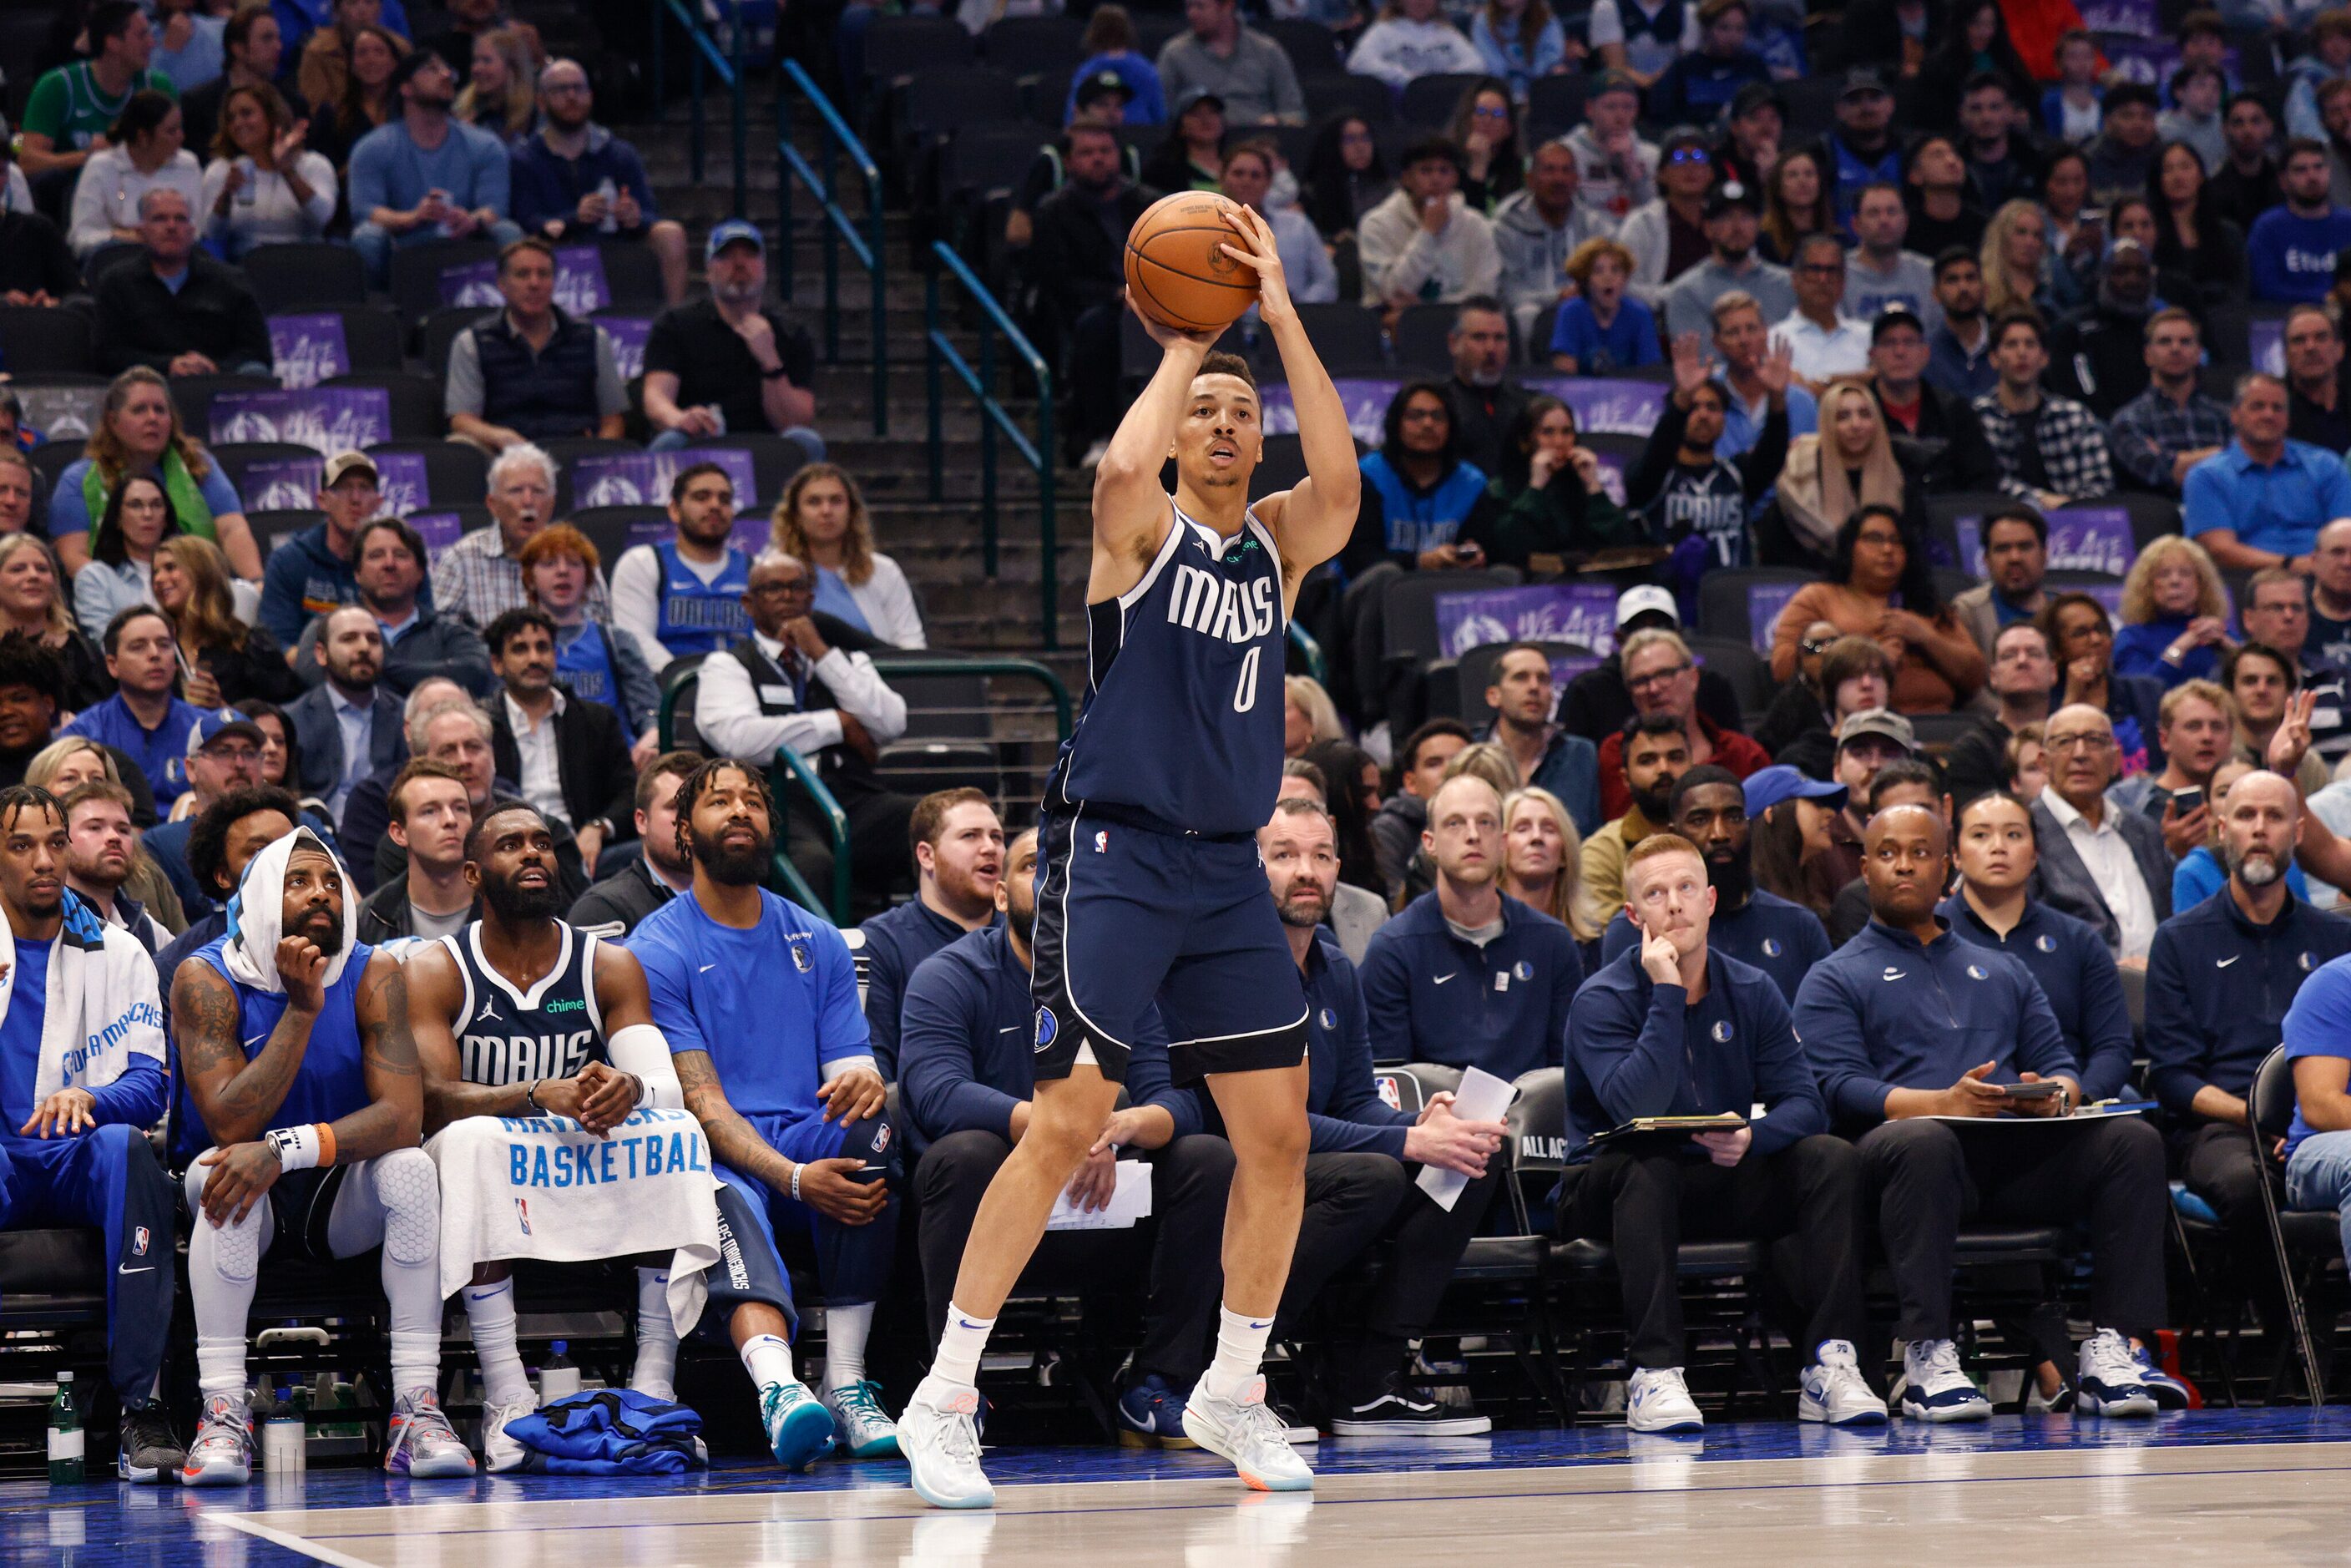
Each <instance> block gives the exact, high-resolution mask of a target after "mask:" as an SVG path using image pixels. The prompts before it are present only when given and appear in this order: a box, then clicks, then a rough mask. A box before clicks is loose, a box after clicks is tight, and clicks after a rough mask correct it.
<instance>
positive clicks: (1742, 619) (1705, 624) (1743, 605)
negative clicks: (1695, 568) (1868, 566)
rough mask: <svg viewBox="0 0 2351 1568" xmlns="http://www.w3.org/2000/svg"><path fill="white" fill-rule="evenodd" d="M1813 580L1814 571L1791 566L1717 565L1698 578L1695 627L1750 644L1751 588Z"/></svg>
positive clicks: (1752, 639) (1752, 630)
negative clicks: (1743, 566)
mask: <svg viewBox="0 0 2351 1568" xmlns="http://www.w3.org/2000/svg"><path fill="white" fill-rule="evenodd" d="M1817 580H1818V574H1816V573H1813V572H1809V571H1804V570H1800V569H1798V568H1795V567H1785V566H1756V567H1747V568H1743V569H1730V568H1717V569H1716V570H1713V571H1709V572H1708V573H1707V574H1706V575H1705V576H1704V577H1702V578H1700V579H1698V627H1697V630H1698V631H1700V632H1704V633H1705V634H1706V635H1707V636H1708V637H1719V638H1722V639H1724V640H1726V641H1735V642H1740V643H1747V644H1748V645H1749V646H1750V647H1752V646H1754V642H1755V632H1756V628H1755V627H1754V626H1753V625H1752V624H1751V623H1750V614H1749V612H1750V605H1751V603H1752V601H1751V600H1750V597H1749V595H1750V593H1751V592H1752V591H1754V590H1755V589H1758V588H1763V587H1768V586H1772V585H1777V584H1786V585H1788V587H1789V588H1791V589H1794V588H1800V587H1802V585H1803V584H1805V583H1807V582H1813V581H1817Z"/></svg>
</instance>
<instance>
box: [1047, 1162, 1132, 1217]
mask: <svg viewBox="0 0 2351 1568" xmlns="http://www.w3.org/2000/svg"><path fill="white" fill-rule="evenodd" d="M1114 1168H1115V1169H1116V1170H1117V1172H1118V1190H1117V1191H1115V1192H1113V1193H1112V1194H1111V1195H1110V1204H1109V1206H1108V1207H1103V1208H1097V1209H1092V1210H1086V1209H1081V1208H1079V1207H1077V1206H1076V1205H1074V1204H1072V1203H1071V1201H1070V1195H1069V1193H1068V1192H1067V1191H1064V1192H1063V1193H1062V1194H1061V1197H1057V1198H1055V1199H1054V1200H1053V1212H1052V1215H1051V1217H1050V1218H1048V1219H1047V1220H1046V1221H1045V1228H1046V1229H1048V1230H1128V1229H1132V1228H1134V1222H1135V1221H1136V1220H1138V1219H1148V1218H1151V1165H1150V1162H1149V1161H1147V1160H1121V1161H1119V1162H1118V1164H1117V1166H1115V1167H1114Z"/></svg>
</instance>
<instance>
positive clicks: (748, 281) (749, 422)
mask: <svg viewBox="0 0 2351 1568" xmlns="http://www.w3.org/2000/svg"><path fill="white" fill-rule="evenodd" d="M703 257H704V260H705V263H706V267H705V270H706V271H707V273H708V275H709V278H710V298H707V299H696V300H693V301H691V302H689V303H687V304H684V305H673V306H671V307H670V308H668V309H666V310H664V311H663V312H662V313H661V314H660V315H659V316H657V317H655V318H654V319H653V330H652V331H651V332H650V333H648V334H647V335H646V338H645V392H644V403H645V420H646V423H650V424H651V425H652V426H653V430H654V433H655V434H654V435H653V440H652V441H650V442H649V443H647V445H649V446H650V447H651V448H652V450H653V451H655V452H664V451H672V450H674V449H676V448H678V447H682V446H687V445H691V444H693V443H694V442H695V440H696V439H697V438H699V437H702V436H705V435H725V434H736V435H758V434H767V433H769V432H772V433H774V434H778V435H780V436H782V437H784V438H785V439H786V440H788V441H790V442H792V443H794V444H797V445H798V446H799V448H800V450H801V451H802V452H804V453H806V454H807V455H808V460H809V461H810V462H811V463H817V462H821V461H822V460H823V458H824V437H823V436H821V435H819V434H817V433H816V430H815V428H814V426H815V423H816V393H815V392H813V391H812V390H811V386H812V383H813V382H814V379H815V375H816V345H815V344H814V343H812V342H810V340H809V335H808V333H807V332H806V331H804V330H802V329H800V328H799V327H798V326H796V325H794V324H793V322H792V320H791V319H790V318H789V317H788V316H786V315H785V314H784V313H783V312H782V311H781V310H778V309H777V308H775V307H773V306H771V305H769V304H768V302H767V294H768V241H767V236H766V235H763V234H761V233H760V231H759V228H758V225H756V224H751V223H747V222H746V221H745V220H743V219H741V218H728V219H727V220H726V221H725V222H724V223H719V224H714V225H711V230H710V238H709V240H708V242H707V243H706V244H705V246H704V247H703ZM745 499H749V497H745Z"/></svg>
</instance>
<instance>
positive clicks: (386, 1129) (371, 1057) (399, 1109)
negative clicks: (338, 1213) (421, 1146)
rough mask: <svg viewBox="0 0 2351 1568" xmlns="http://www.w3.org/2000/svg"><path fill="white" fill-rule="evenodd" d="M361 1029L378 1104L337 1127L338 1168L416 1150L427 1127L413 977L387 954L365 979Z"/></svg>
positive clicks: (369, 1083)
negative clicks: (411, 996)
mask: <svg viewBox="0 0 2351 1568" xmlns="http://www.w3.org/2000/svg"><path fill="white" fill-rule="evenodd" d="M359 1026H360V1054H361V1065H362V1066H363V1067H364V1069H365V1071H366V1072H367V1086H368V1092H369V1093H370V1094H371V1095H373V1096H374V1099H373V1100H372V1101H371V1102H370V1103H369V1104H368V1105H367V1106H365V1107H364V1108H363V1109H360V1110H358V1111H354V1112H352V1113H350V1115H348V1116H345V1117H343V1118H342V1119H341V1120H340V1121H338V1122H336V1123H335V1124H334V1134H335V1163H336V1164H337V1165H350V1164H353V1163H355V1162H357V1161H360V1160H364V1159H367V1158H370V1157H371V1156H372V1155H381V1154H386V1153H389V1152H390V1151H392V1150H393V1149H407V1148H413V1147H415V1145H416V1144H417V1143H418V1141H419V1139H420V1137H421V1135H422V1133H423V1124H424V1077H423V1071H422V1070H421V1069H420V1067H419V1065H418V1062H417V1057H416V1033H415V1030H414V1029H413V1027H412V1026H411V1024H410V1022H409V1017H408V977H407V976H406V975H404V974H402V972H401V967H400V960H399V959H397V958H395V957H393V956H391V955H390V954H388V953H382V952H379V953H377V954H376V955H375V956H373V957H371V958H370V959H369V960H368V967H367V973H366V974H365V975H363V976H361V977H360V995H359Z"/></svg>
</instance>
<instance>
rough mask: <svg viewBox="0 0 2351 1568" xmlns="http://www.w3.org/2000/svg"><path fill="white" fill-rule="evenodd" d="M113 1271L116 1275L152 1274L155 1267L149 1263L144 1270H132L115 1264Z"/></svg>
mask: <svg viewBox="0 0 2351 1568" xmlns="http://www.w3.org/2000/svg"><path fill="white" fill-rule="evenodd" d="M114 1271H115V1272H116V1273H118V1274H152V1273H153V1272H154V1271H155V1265H154V1264H152V1263H150V1264H148V1265H146V1266H145V1267H144V1268H140V1269H133V1268H130V1267H128V1266H127V1265H124V1264H121V1263H117V1264H116V1265H115V1266H114Z"/></svg>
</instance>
